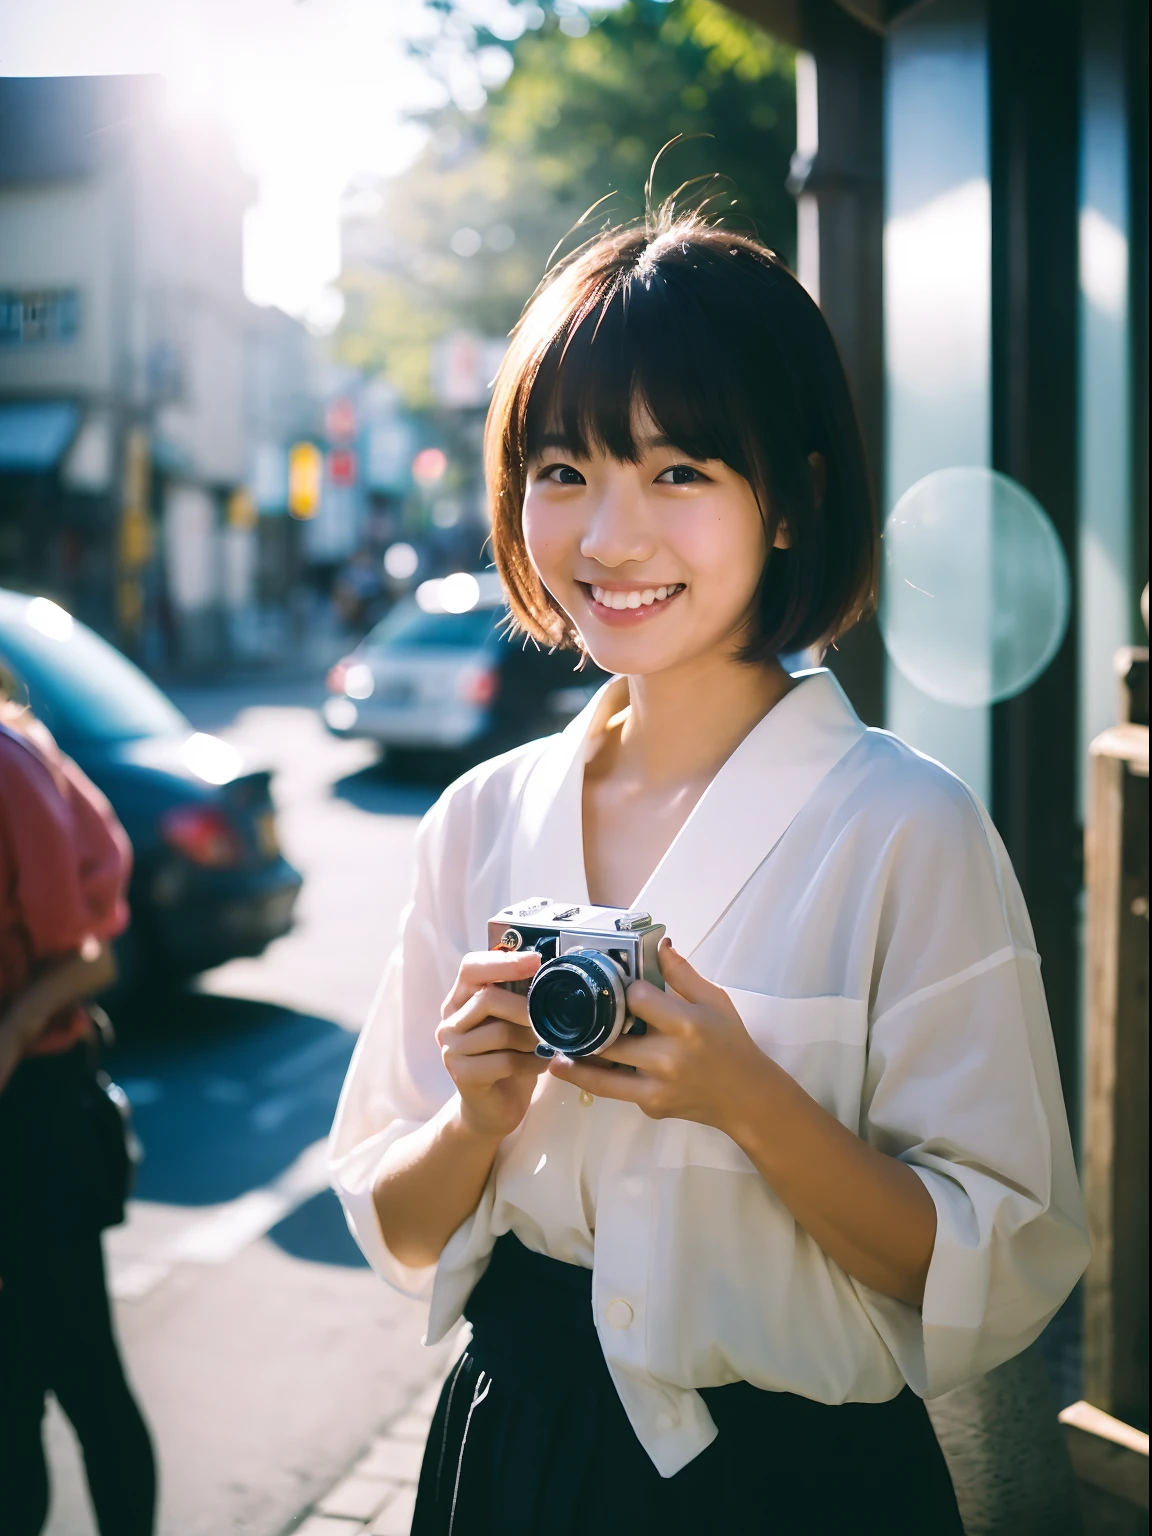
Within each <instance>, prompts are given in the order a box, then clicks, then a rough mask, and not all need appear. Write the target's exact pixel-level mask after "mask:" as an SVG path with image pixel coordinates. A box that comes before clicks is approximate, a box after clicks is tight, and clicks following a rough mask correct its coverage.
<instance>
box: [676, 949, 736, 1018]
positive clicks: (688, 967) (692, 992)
mask: <svg viewBox="0 0 1152 1536" xmlns="http://www.w3.org/2000/svg"><path fill="white" fill-rule="evenodd" d="M660 974H661V975H662V976H663V977H664V980H665V981H666V982H667V983H668V985H669V986H670V987H671V988H672V990H673V991H674V992H676V993H678V994H679V995H680V996H681V997H682V998H683V999H684V1000H685V1002H689V1003H702V1004H705V1005H707V1006H708V1007H710V1008H719V1009H722V1010H723V1011H724V1012H726V1013H730V1012H731V1011H732V1000H731V998H730V997H729V996H728V994H727V992H725V990H724V988H723V987H718V986H717V985H716V983H715V982H713V981H707V980H706V979H705V978H704V977H703V976H701V974H700V972H699V971H698V970H697V969H696V967H695V966H694V965H692V964H691V963H690V962H689V961H688V960H686V959H685V958H684V956H683V955H682V954H681V953H680V951H679V950H678V949H677V948H676V946H675V945H674V944H673V943H672V940H671V939H669V938H667V937H665V938H663V939H661V940H660Z"/></svg>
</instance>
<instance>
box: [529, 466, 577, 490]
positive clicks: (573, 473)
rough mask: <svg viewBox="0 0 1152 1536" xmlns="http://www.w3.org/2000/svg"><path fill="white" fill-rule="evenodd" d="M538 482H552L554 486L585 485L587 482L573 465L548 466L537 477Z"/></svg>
mask: <svg viewBox="0 0 1152 1536" xmlns="http://www.w3.org/2000/svg"><path fill="white" fill-rule="evenodd" d="M536 478H537V480H550V481H551V482H552V484H553V485H584V484H586V481H585V479H584V476H583V475H582V474H581V473H580V471H579V470H578V469H573V468H572V466H571V464H547V465H545V467H544V468H543V469H542V470H540V472H539V473H538V474H537V476H536Z"/></svg>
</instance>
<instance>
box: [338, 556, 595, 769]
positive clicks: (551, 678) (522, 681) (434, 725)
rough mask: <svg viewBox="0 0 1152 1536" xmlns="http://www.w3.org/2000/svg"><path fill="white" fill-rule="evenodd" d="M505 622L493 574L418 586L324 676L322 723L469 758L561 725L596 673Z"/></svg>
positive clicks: (392, 746)
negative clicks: (518, 633) (511, 631)
mask: <svg viewBox="0 0 1152 1536" xmlns="http://www.w3.org/2000/svg"><path fill="white" fill-rule="evenodd" d="M507 618H508V612H507V609H506V608H505V606H504V599H503V595H502V593H501V590H500V585H499V582H498V581H497V580H496V577H495V575H494V573H493V572H490V571H482V572H479V573H477V574H471V573H469V572H465V571H458V572H456V573H455V574H454V575H452V576H446V577H444V578H442V579H440V580H436V581H427V582H424V583H423V584H422V585H421V586H420V587H419V588H418V589H417V591H416V594H415V596H414V597H407V598H403V599H402V600H401V601H400V602H399V603H397V605H396V607H395V608H393V610H392V611H391V613H389V614H388V616H387V618H385V619H383V620H381V622H380V623H379V624H377V625H376V627H375V629H373V630H371V631H370V632H369V633H368V634H367V635H366V636H365V637H364V639H363V640H361V642H360V644H359V645H358V646H357V647H356V649H355V650H354V651H352V652H351V654H350V655H348V656H346V657H344V659H343V660H342V661H339V662H337V664H336V665H335V666H334V667H333V668H332V670H331V671H330V672H329V674H328V692H329V697H328V698H327V700H326V701H325V703H324V706H323V715H324V721H325V724H326V725H327V726H328V729H329V730H330V731H331V732H332V733H333V734H334V735H336V736H358V737H367V738H369V739H371V740H373V741H377V742H379V743H380V745H381V746H382V747H384V748H385V749H387V750H388V751H390V752H392V753H399V752H404V751H424V752H427V751H429V750H431V751H434V752H435V751H439V752H448V753H453V754H461V755H463V756H467V757H473V758H476V759H479V758H481V757H484V756H490V755H491V754H492V753H495V752H500V751H504V750H506V749H507V748H509V747H512V746H515V745H517V744H518V743H520V742H522V741H528V740H530V739H531V738H532V737H534V736H540V735H546V734H548V733H549V732H551V731H556V730H559V729H561V728H562V727H563V726H564V725H566V724H567V722H568V721H569V720H570V719H571V718H572V717H573V715H576V714H578V713H579V711H580V710H581V709H583V707H584V705H585V704H586V703H587V701H588V700H589V699H590V698H591V697H592V694H593V693H594V692H595V690H596V689H597V688H598V687H599V686H600V684H601V683H602V682H603V681H604V680H605V674H604V673H602V672H601V671H599V669H597V668H595V667H591V666H585V667H584V668H583V669H582V670H577V668H578V667H579V657H578V656H577V654H576V653H575V652H574V651H547V650H543V649H541V648H540V647H538V646H536V645H535V644H534V643H533V642H532V641H531V640H528V641H525V639H524V637H523V636H519V637H516V638H509V637H508V634H507V628H508V625H507Z"/></svg>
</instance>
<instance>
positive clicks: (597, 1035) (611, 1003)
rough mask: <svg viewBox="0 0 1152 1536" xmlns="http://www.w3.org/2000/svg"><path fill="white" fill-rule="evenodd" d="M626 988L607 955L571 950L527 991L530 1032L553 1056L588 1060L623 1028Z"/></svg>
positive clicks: (547, 966) (544, 970) (543, 968)
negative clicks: (558, 1055) (586, 1058)
mask: <svg viewBox="0 0 1152 1536" xmlns="http://www.w3.org/2000/svg"><path fill="white" fill-rule="evenodd" d="M624 1016H625V1009H624V987H623V984H622V982H621V978H620V972H619V970H618V969H617V967H616V965H615V964H614V962H613V961H612V960H610V959H609V957H608V956H607V955H602V954H600V953H599V951H597V950H594V949H575V950H570V951H569V952H568V953H567V954H566V955H563V956H562V957H561V958H559V959H557V960H549V961H547V962H546V963H545V964H544V965H542V966H541V967H540V969H539V970H538V971H537V972H536V975H535V977H534V978H533V980H532V985H531V987H529V989H528V1017H529V1018H530V1019H531V1021H532V1028H533V1029H534V1030H535V1031H536V1033H537V1035H539V1037H540V1039H541V1040H543V1041H544V1043H545V1045H550V1046H551V1047H552V1049H553V1050H554V1051H563V1052H564V1054H565V1055H566V1056H590V1055H591V1054H592V1053H593V1052H595V1051H599V1050H602V1049H603V1048H604V1046H606V1045H608V1044H610V1043H611V1041H612V1040H614V1039H615V1038H616V1036H617V1035H618V1034H619V1032H620V1027H621V1025H622V1024H623V1022H624Z"/></svg>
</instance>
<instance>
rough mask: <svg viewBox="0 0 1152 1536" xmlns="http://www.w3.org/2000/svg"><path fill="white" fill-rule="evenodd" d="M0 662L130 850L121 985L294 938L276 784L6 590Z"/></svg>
mask: <svg viewBox="0 0 1152 1536" xmlns="http://www.w3.org/2000/svg"><path fill="white" fill-rule="evenodd" d="M0 663H2V664H3V665H4V667H5V668H6V670H7V671H8V672H10V673H11V674H12V677H13V679H14V681H15V684H16V687H17V692H18V694H19V692H20V691H22V690H26V691H27V699H28V703H29V704H30V705H31V707H32V709H33V711H34V712H35V713H36V715H38V716H39V718H40V719H41V720H43V721H44V723H45V725H46V726H47V727H48V729H49V730H50V731H51V732H52V734H53V735H54V736H55V738H56V740H57V741H58V742H59V744H60V746H61V748H62V749H63V751H65V752H67V753H68V754H69V756H70V757H72V758H74V759H75V761H76V762H77V763H78V764H79V765H80V767H81V768H82V769H83V770H84V772H85V773H86V774H87V775H88V776H89V778H91V779H92V780H93V782H94V783H96V784H97V785H99V787H100V788H101V789H102V790H103V791H104V793H105V794H106V795H107V796H108V799H109V800H110V801H111V802H112V806H113V808H114V810H115V811H116V814H117V816H119V818H120V820H121V821H122V822H123V824H124V827H125V830H126V831H127V833H128V836H129V837H130V838H131V840H132V847H133V850H134V853H135V867H134V870H133V875H132V885H131V888H130V892H129V902H130V905H131V908H132V925H131V928H130V929H129V931H128V933H127V934H126V935H125V937H124V939H123V940H122V941H121V944H120V945H119V949H120V966H121V976H122V979H123V980H124V981H126V982H129V983H132V982H136V981H141V980H145V979H164V980H173V979H177V978H180V977H184V976H190V975H192V974H194V973H195V972H197V971H202V970H206V969H208V968H209V967H210V966H214V965H220V964H222V963H223V962H224V961H225V960H231V959H233V958H235V957H236V956H238V955H258V954H260V953H261V951H262V950H263V949H264V948H265V947H266V946H267V944H268V943H269V942H270V941H271V940H272V939H275V938H278V937H279V936H280V935H281V934H283V933H287V931H288V930H289V928H290V927H291V926H292V912H293V908H294V906H295V903H296V897H297V895H298V893H299V890H300V883H301V881H300V876H299V874H298V873H297V872H296V870H294V869H293V868H292V866H291V865H290V864H289V863H288V862H287V861H286V860H285V859H284V858H283V857H282V856H281V853H280V850H279V846H278V843H277V837H276V815H275V811H274V809H273V805H272V799H271V796H270V794H269V785H270V775H269V774H267V773H245V772H244V771H243V763H242V760H241V758H240V755H239V753H238V752H236V750H235V749H234V748H233V747H231V746H229V745H228V743H227V742H224V741H221V740H220V739H219V738H217V737H214V736H207V735H204V734H203V733H200V732H197V731H194V730H193V728H192V726H191V725H190V724H189V722H188V721H187V720H186V719H185V718H184V716H183V715H182V714H181V713H180V711H179V710H178V709H177V708H176V706H175V705H174V704H173V703H172V702H171V700H170V699H168V698H167V697H166V696H165V695H164V694H163V693H162V692H161V691H160V689H159V688H157V687H156V685H155V684H154V683H153V682H152V681H151V680H150V679H149V678H147V677H146V676H145V675H144V673H143V672H141V671H140V669H139V668H138V667H136V666H134V665H133V663H132V662H130V661H129V660H128V659H127V657H125V656H122V655H121V654H120V652H119V651H117V650H116V649H115V648H114V647H113V646H111V645H109V644H108V643H107V642H106V641H104V640H102V639H101V638H100V637H99V635H97V634H95V633H93V631H92V630H90V629H88V628H87V627H86V626H85V625H83V624H81V623H79V622H78V621H77V620H75V619H73V618H72V616H71V615H70V614H68V613H66V612H65V610H64V609H62V608H60V607H59V606H57V604H55V603H52V602H49V601H48V600H47V599H46V598H42V597H28V596H26V595H24V594H23V593H18V592H8V591H4V590H3V589H0Z"/></svg>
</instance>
